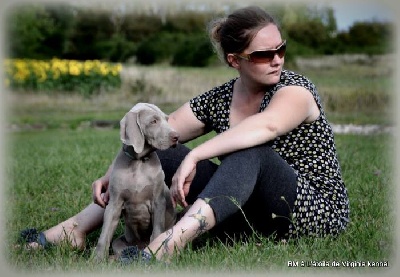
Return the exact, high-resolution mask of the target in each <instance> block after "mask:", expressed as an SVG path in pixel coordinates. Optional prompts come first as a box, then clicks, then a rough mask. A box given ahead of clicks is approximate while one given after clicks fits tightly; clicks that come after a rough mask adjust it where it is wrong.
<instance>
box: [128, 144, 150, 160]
mask: <svg viewBox="0 0 400 277" xmlns="http://www.w3.org/2000/svg"><path fill="white" fill-rule="evenodd" d="M131 149H132V150H133V147H128V146H127V145H125V144H124V145H123V147H122V150H123V152H124V154H125V155H126V156H127V157H128V158H130V159H131V160H136V161H142V162H145V161H147V160H148V159H149V157H148V156H147V155H146V156H143V157H140V155H138V154H136V153H131V151H129V150H131ZM133 152H134V151H133Z"/></svg>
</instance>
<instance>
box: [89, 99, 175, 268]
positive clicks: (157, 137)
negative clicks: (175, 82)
mask: <svg viewBox="0 0 400 277" xmlns="http://www.w3.org/2000/svg"><path fill="white" fill-rule="evenodd" d="M167 119H168V116H167V115H166V114H165V113H163V112H162V111H161V110H160V109H159V108H158V107H157V106H155V105H152V104H148V103H138V104H136V105H135V106H134V107H133V108H132V109H131V110H130V111H129V112H128V113H126V115H125V116H124V117H123V118H122V120H121V122H120V127H121V128H120V136H121V141H122V143H123V146H122V148H121V150H120V151H119V153H118V155H117V157H116V158H115V159H114V161H113V165H112V166H113V168H112V171H111V175H110V183H109V187H108V190H109V193H110V199H109V202H108V205H107V207H106V210H105V213H104V222H103V227H102V231H101V235H100V238H99V241H98V243H97V246H96V250H95V254H96V257H95V258H96V259H97V260H103V259H104V258H106V257H108V254H109V253H108V252H109V247H110V243H111V240H112V237H113V235H114V232H115V229H116V227H117V225H118V222H119V219H120V216H121V214H122V215H123V216H124V220H125V233H124V235H122V236H121V237H119V238H118V239H116V240H115V241H114V242H113V244H112V248H113V251H114V253H115V254H116V256H119V255H120V253H121V251H122V250H123V249H124V248H125V247H127V246H130V245H138V246H139V247H140V248H143V247H144V246H146V245H147V244H148V243H149V242H151V241H152V240H153V239H155V238H156V237H157V236H158V235H159V234H161V233H162V232H164V231H165V230H167V229H169V228H171V227H172V226H173V224H174V222H175V211H174V208H173V205H172V202H171V199H170V192H169V189H168V187H167V186H166V184H165V181H164V172H163V170H162V168H161V164H160V160H159V158H158V156H157V154H156V153H155V152H154V151H155V150H156V149H160V150H165V149H167V148H169V147H171V146H176V144H177V143H178V138H179V136H178V133H177V132H176V131H175V130H173V129H172V128H171V127H170V126H169V125H168V122H167Z"/></svg>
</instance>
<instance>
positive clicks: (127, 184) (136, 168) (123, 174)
mask: <svg viewBox="0 0 400 277" xmlns="http://www.w3.org/2000/svg"><path fill="white" fill-rule="evenodd" d="M163 183H164V173H163V171H162V169H161V165H160V164H159V163H158V164H157V163H154V162H152V161H149V160H148V161H144V162H143V161H135V162H132V163H130V164H128V165H125V166H120V165H116V166H115V167H114V168H113V171H112V173H111V176H110V192H111V193H117V194H120V193H130V194H142V193H144V194H148V193H149V192H150V191H153V190H154V189H157V187H160V186H162V185H163Z"/></svg>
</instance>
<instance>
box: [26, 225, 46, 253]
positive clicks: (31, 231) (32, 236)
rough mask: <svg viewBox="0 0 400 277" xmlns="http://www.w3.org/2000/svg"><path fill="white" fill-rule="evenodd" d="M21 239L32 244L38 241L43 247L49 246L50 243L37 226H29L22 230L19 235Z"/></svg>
mask: <svg viewBox="0 0 400 277" xmlns="http://www.w3.org/2000/svg"><path fill="white" fill-rule="evenodd" d="M19 240H20V242H22V243H25V244H30V243H33V242H36V243H37V244H39V246H42V247H43V248H48V247H49V246H50V243H49V242H48V241H47V239H46V236H45V235H44V233H42V232H40V233H39V232H38V231H37V230H36V229H35V228H27V229H25V230H22V231H21V233H20V235H19Z"/></svg>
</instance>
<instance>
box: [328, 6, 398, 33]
mask: <svg viewBox="0 0 400 277" xmlns="http://www.w3.org/2000/svg"><path fill="white" fill-rule="evenodd" d="M386 3H387V2H386ZM329 5H330V6H332V8H333V9H334V11H335V18H336V24H337V28H338V30H339V31H346V30H348V28H349V27H350V26H352V25H353V24H354V22H357V21H372V20H376V21H393V20H394V13H395V12H396V10H393V7H392V6H391V5H387V4H386V5H385V2H382V1H366V2H360V1H356V2H354V1H349V2H347V1H346V2H343V1H332V3H330V4H329Z"/></svg>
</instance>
